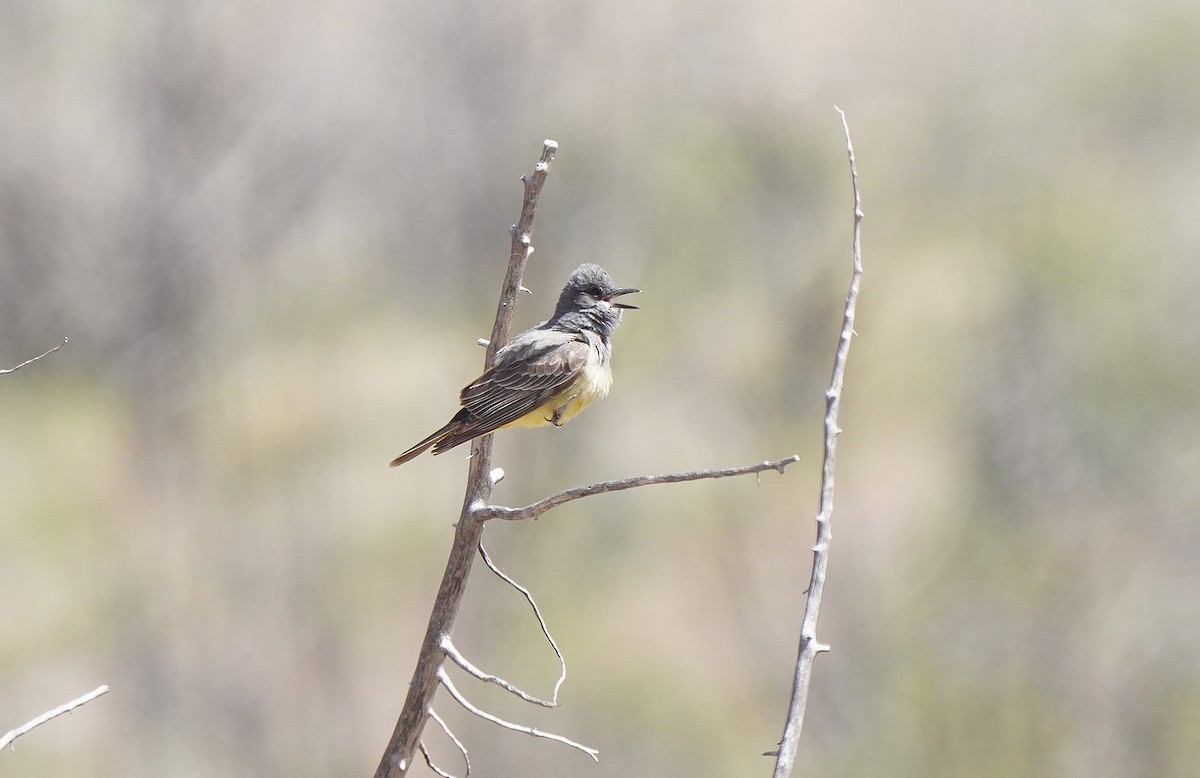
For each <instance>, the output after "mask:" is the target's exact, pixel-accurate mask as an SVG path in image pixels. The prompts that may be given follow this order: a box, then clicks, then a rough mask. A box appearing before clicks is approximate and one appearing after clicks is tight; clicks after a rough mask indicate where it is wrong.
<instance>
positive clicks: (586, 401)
mask: <svg viewBox="0 0 1200 778" xmlns="http://www.w3.org/2000/svg"><path fill="white" fill-rule="evenodd" d="M595 362H597V363H598V362H599V360H595ZM611 387H612V371H610V370H609V369H608V366H607V365H606V366H604V367H601V366H599V365H598V364H597V365H595V366H593V365H588V366H587V367H586V368H584V371H583V374H582V375H581V376H579V378H577V379H576V380H575V383H573V384H571V386H570V388H569V389H567V390H566V391H565V392H562V393H561V394H559V395H557V396H555V397H553V398H551V399H550V401H549V402H546V403H544V404H542V405H541V406H539V407H537V408H535V409H534V410H532V411H530V412H529V413H527V414H525V415H524V416H522V417H521V418H519V419H517V420H515V421H512V422H509V423H508V424H506V425H504V426H505V427H549V426H551V425H553V426H555V427H561V426H562V425H563V424H566V423H567V422H568V421H570V420H571V419H573V418H575V416H577V415H578V414H579V412H580V411H582V410H583V409H584V408H586V407H588V406H589V405H591V404H592V403H593V402H595V401H596V400H602V399H604V397H605V395H607V394H608V390H609V389H610V388H611ZM502 429H503V428H502Z"/></svg>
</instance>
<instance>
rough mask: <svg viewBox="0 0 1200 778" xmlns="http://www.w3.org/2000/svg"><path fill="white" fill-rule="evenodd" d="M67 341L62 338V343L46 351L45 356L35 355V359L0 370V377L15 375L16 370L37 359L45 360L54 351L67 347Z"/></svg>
mask: <svg viewBox="0 0 1200 778" xmlns="http://www.w3.org/2000/svg"><path fill="white" fill-rule="evenodd" d="M67 340H69V339H68V338H63V342H62V343H59V344H58V345H57V346H55V347H54V348H52V349H50V350H49V351H47V352H46V353H45V354H38V355H37V356H36V357H34V358H33V359H27V360H25V361H24V362H22V363H21V364H19V365H17V366H16V367H8V368H5V369H3V370H0V375H8V374H9V373H15V372H17V371H18V370H20V369H21V368H23V367H25V366H26V365H32V364H33V363H34V362H37V361H38V360H39V359H45V358H46V357H48V356H50V355H51V354H53V353H54V352H55V351H58V350H59V349H60V348H62V347H63V346H65V345H67Z"/></svg>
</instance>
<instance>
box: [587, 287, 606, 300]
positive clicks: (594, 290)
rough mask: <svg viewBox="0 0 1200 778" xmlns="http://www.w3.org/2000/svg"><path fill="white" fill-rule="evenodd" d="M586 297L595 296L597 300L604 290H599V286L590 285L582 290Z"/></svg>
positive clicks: (602, 295)
mask: <svg viewBox="0 0 1200 778" xmlns="http://www.w3.org/2000/svg"><path fill="white" fill-rule="evenodd" d="M583 291H584V292H585V293H586V294H587V296H588V297H595V298H596V299H597V300H599V299H600V298H602V297H604V292H602V291H600V287H598V286H595V285H592V286H589V287H588V288H587V289H584V290H583Z"/></svg>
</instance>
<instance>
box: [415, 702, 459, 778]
mask: <svg viewBox="0 0 1200 778" xmlns="http://www.w3.org/2000/svg"><path fill="white" fill-rule="evenodd" d="M429 718H431V719H433V720H434V721H435V722H437V725H438V726H439V727H441V728H442V731H443V732H445V733H446V737H448V738H450V740H451V742H453V743H454V745H456V746H457V747H458V751H459V753H460V754H462V758H463V763H465V764H466V766H467V771H466V772H465V773H463V778H467V776H469V775H470V774H471V757H470V756H468V754H467V747H466V746H464V745H463V743H462V741H461V740H459V739H458V738H457V737H456V736H455V735H454V732H452V731H451V729H450V726H449V725H448V724H446V722H445V721H443V720H442V717H441V716H439V715H437V711H435V710H434V709H433V708H430V709H429ZM417 745H418V747H420V749H421V754H422V755H424V757H425V764H427V765H429V769H430V770H433V771H434V772H435V773H437V774H438V775H440V776H442V778H454V776H452V775H450V774H449V773H446V772H444V771H442V770H440V769H438V767H436V766H435V765H434V764H433V760H432V759H431V758H430V756H429V752H428V751H427V750H425V742H424V741H418V743H417Z"/></svg>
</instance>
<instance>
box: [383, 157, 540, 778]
mask: <svg viewBox="0 0 1200 778" xmlns="http://www.w3.org/2000/svg"><path fill="white" fill-rule="evenodd" d="M557 151H558V144H557V143H555V142H554V141H552V140H547V141H546V142H545V144H544V145H543V147H542V156H541V159H539V160H538V163H537V165H536V166H535V167H534V170H533V172H532V173H527V174H526V175H524V176H522V177H521V181H522V183H523V184H524V186H525V198H524V201H523V202H522V206H521V217H520V219H519V220H518V221H517V223H516V224H514V225H513V227H512V230H511V233H512V249H511V251H510V253H509V258H508V271H507V272H506V273H505V276H504V285H503V287H502V288H501V291H500V303H499V305H498V307H497V309H496V323H495V325H493V327H492V338H491V342H490V343H489V344H488V349H487V356H486V357H485V358H484V368H485V369H486V368H489V367H491V366H492V362H493V360H494V359H495V356H496V351H497V350H498V349H499V348H500V347H501V346H503V345H504V344H505V343H506V342H507V341H508V335H509V330H510V329H511V328H512V319H513V311H514V309H515V307H516V300H517V292H518V291H519V290H520V288H521V279H522V277H523V276H524V274H525V265H526V264H527V263H528V261H529V255H530V254H532V253H533V244H532V242H531V234H532V231H533V219H534V215H535V213H536V211H537V203H538V197H539V196H540V195H541V191H542V185H543V184H544V183H545V181H546V175H547V174H548V173H549V171H550V163H551V162H553V161H554V155H555V153H556V152H557ZM491 467H492V436H491V435H484V436H482V437H480V438H476V439H475V441H474V443H472V445H471V460H470V467H469V469H468V473H467V489H466V495H465V497H464V499H463V506H462V512H461V514H460V515H459V519H458V524H457V525H456V526H455V529H454V544H453V546H452V547H451V549H450V558H449V559H448V560H447V561H446V572H445V573H444V574H443V575H442V584H441V587H440V588H439V589H438V594H437V598H436V599H435V600H434V603H433V613H432V614H430V617H429V626H428V628H427V629H426V631H425V640H424V642H423V643H422V644H421V653H420V655H419V656H418V657H417V667H416V669H415V670H414V671H413V678H412V681H411V683H410V684H409V687H408V696H407V697H406V698H405V700H404V707H403V709H402V710H401V711H400V719H399V721H397V722H396V729H395V730H394V731H393V732H392V737H391V740H389V741H388V745H387V749H386V750H385V751H384V752H383V758H382V759H381V760H380V762H379V767H378V769H376V771H375V778H400V776H404V775H406V774H407V773H408V768H410V767H411V766H412V764H413V760H414V757H415V756H416V754H417V753H418V748H417V744H418V742H419V741H420V738H421V731H422V730H423V729H424V728H425V723H426V721H427V720H428V718H429V711H430V704H431V703H432V702H433V695H434V693H435V692H436V691H437V687H438V675H439V673H440V672H441V670H442V665H443V664H444V663H445V661H446V655H445V652H444V651H443V650H442V647H441V646H442V640H443V638H446V637H449V635H450V631H451V630H452V629H453V627H454V620H455V618H456V617H457V616H458V611H459V608H460V607H461V605H462V598H463V590H464V588H465V586H466V581H467V575H468V574H469V573H470V572H471V564H472V562H474V561H475V550H476V546H478V545H479V539H480V537H481V536H482V534H483V524H484V519H483V518H481V517H480V516H479V515H477V513H476V511H475V510H474V509H475V508H476V507H477V506H482V505H485V504H486V503H487V501H488V498H490V497H491V493H492V486H493V482H492V481H491V478H490V472H491Z"/></svg>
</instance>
